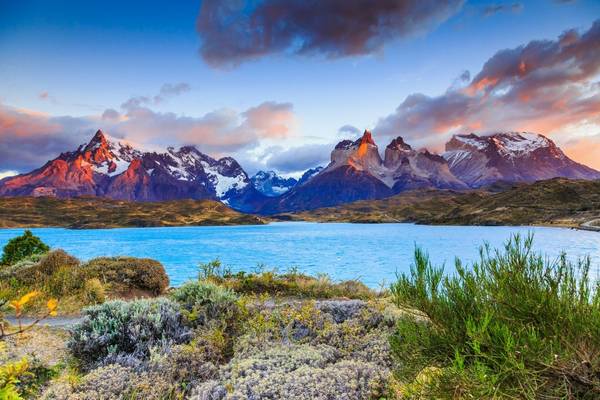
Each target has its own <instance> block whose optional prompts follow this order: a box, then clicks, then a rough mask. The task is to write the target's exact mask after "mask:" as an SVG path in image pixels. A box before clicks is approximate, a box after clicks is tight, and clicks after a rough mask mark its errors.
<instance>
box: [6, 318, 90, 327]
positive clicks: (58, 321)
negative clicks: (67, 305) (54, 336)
mask: <svg viewBox="0 0 600 400" xmlns="http://www.w3.org/2000/svg"><path fill="white" fill-rule="evenodd" d="M4 319H5V320H6V322H8V323H9V324H11V325H13V326H17V325H18V324H19V321H17V319H16V318H15V317H5V318H4ZM81 320H82V317H60V316H59V317H50V318H46V319H45V320H43V321H41V322H40V323H38V326H51V327H53V328H68V327H70V326H73V325H75V324H76V323H78V322H80V321H81ZM34 321H35V318H31V317H23V318H21V323H22V324H23V325H30V324H31V323H33V322H34Z"/></svg>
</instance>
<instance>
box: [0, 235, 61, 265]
mask: <svg viewBox="0 0 600 400" xmlns="http://www.w3.org/2000/svg"><path fill="white" fill-rule="evenodd" d="M48 250H50V247H48V245H46V244H45V243H44V242H42V240H41V239H40V238H39V237H37V236H34V235H33V233H31V231H30V230H26V231H25V232H24V233H23V235H21V236H17V237H15V238H12V239H10V240H9V241H8V243H7V244H6V246H4V251H3V253H2V258H1V259H0V265H12V264H14V263H16V262H18V261H21V260H24V259H26V258H27V257H31V256H34V255H36V254H43V253H46V252H47V251H48Z"/></svg>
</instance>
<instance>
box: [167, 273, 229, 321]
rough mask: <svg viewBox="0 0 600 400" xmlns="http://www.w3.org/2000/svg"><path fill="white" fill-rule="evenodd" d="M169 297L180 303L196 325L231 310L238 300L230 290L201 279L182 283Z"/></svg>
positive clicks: (189, 318)
mask: <svg viewBox="0 0 600 400" xmlns="http://www.w3.org/2000/svg"><path fill="white" fill-rule="evenodd" d="M171 298H172V299H173V300H175V301H176V302H178V303H179V304H181V306H182V307H183V308H184V310H185V312H186V316H187V317H188V320H189V321H191V322H193V324H194V325H196V326H197V325H204V324H206V322H207V321H208V320H211V319H215V318H219V317H223V316H225V315H226V314H227V313H228V312H231V311H233V308H234V307H235V305H236V302H237V300H238V297H237V295H236V294H235V293H234V292H233V291H232V290H230V289H227V288H223V287H221V286H218V285H216V284H214V283H212V282H201V281H190V282H186V283H184V284H183V285H182V286H180V287H179V288H177V289H175V290H174V291H173V293H172V294H171Z"/></svg>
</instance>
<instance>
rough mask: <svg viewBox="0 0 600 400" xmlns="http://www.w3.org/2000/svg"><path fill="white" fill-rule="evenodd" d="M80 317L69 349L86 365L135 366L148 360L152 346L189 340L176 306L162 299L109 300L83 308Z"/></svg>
mask: <svg viewBox="0 0 600 400" xmlns="http://www.w3.org/2000/svg"><path fill="white" fill-rule="evenodd" d="M82 314H83V316H84V319H83V321H82V322H81V323H79V324H77V325H75V326H74V327H73V328H72V329H71V339H70V340H69V343H68V346H69V349H70V350H71V352H72V353H73V355H75V356H76V357H77V358H79V359H80V360H81V361H82V362H83V363H84V365H85V366H93V365H96V364H108V363H110V362H113V361H118V362H122V363H124V364H132V365H137V364H139V363H142V362H144V361H145V360H147V359H148V357H149V356H150V352H151V349H152V348H153V347H167V346H169V345H171V344H176V343H182V342H185V341H188V340H189V339H190V331H189V329H187V328H186V327H184V325H183V317H182V315H181V312H180V311H179V307H178V306H177V304H175V303H173V302H171V301H169V300H167V299H164V298H159V299H156V300H135V301H132V302H124V301H120V300H116V301H110V302H107V303H104V304H102V305H98V306H92V307H88V308H85V309H83V311H82Z"/></svg>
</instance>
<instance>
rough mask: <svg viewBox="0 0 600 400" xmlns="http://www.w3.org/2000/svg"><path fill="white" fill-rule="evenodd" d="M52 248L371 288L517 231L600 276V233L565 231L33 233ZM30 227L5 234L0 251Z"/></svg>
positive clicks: (308, 226)
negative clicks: (424, 255)
mask: <svg viewBox="0 0 600 400" xmlns="http://www.w3.org/2000/svg"><path fill="white" fill-rule="evenodd" d="M32 231H33V232H34V233H35V234H36V235H38V236H40V237H41V238H42V239H43V240H44V241H45V242H46V243H48V244H49V245H50V246H51V247H54V248H62V249H64V250H66V251H67V252H69V253H71V254H73V255H75V256H77V257H78V258H80V259H81V260H87V259H90V258H93V257H98V256H116V255H129V256H135V257H149V258H153V259H156V260H159V261H160V262H162V263H163V265H164V266H165V268H166V270H167V273H168V274H169V277H170V279H171V285H173V286H177V285H179V284H181V283H182V282H184V281H185V280H187V279H190V278H194V277H196V276H197V265H198V263H203V262H208V261H211V260H214V259H216V258H219V259H220V260H221V261H222V262H223V264H225V265H226V266H228V267H230V268H231V269H232V270H233V271H239V270H245V271H255V270H256V269H257V266H258V265H259V264H264V265H265V267H266V268H268V269H272V268H277V269H278V270H279V271H285V270H286V269H289V268H290V267H297V268H298V270H299V271H301V272H305V273H309V274H313V275H314V274H318V273H326V274H328V275H329V276H330V277H331V278H332V279H334V280H343V279H360V280H361V281H363V282H364V283H366V284H367V285H369V286H371V287H378V286H379V284H380V283H382V282H385V283H386V284H389V283H390V282H391V281H393V280H394V279H395V276H396V272H397V271H398V272H401V271H408V269H409V267H410V264H411V262H412V256H413V251H414V247H415V245H418V246H421V247H422V248H424V249H425V250H427V251H428V252H429V254H430V256H431V258H432V260H433V262H434V263H436V264H441V263H445V265H446V270H447V271H448V272H452V271H453V265H454V257H455V256H458V257H460V258H461V259H462V260H463V261H466V262H472V261H474V260H477V259H478V256H479V251H478V248H479V246H480V245H482V244H483V243H484V242H488V243H490V244H491V245H492V246H494V247H498V246H502V244H503V243H504V242H505V241H506V240H507V239H508V238H509V237H510V236H511V234H515V233H521V234H523V235H527V234H528V233H529V232H532V233H533V234H534V237H535V239H534V247H535V249H536V250H537V251H539V252H541V253H543V254H545V255H547V256H548V257H549V258H550V259H555V258H556V257H558V256H559V254H560V252H561V251H563V250H564V251H566V252H567V255H568V256H569V257H570V258H572V259H576V258H577V257H584V256H588V255H589V256H590V257H591V259H592V274H593V275H595V276H600V274H599V273H598V271H600V233H599V232H587V231H578V230H572V229H566V228H541V227H478V226H426V225H412V224H344V223H340V224H337V223H327V224H319V223H308V222H306V223H305V222H282V223H273V224H269V225H257V226H210V227H177V228H122V229H90V230H68V229H62V228H40V229H32ZM22 232H23V229H0V246H2V247H3V246H4V245H5V244H6V242H7V241H8V240H9V239H10V238H12V237H14V236H16V235H19V234H21V233H22Z"/></svg>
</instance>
